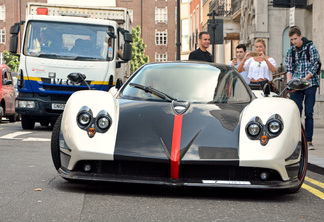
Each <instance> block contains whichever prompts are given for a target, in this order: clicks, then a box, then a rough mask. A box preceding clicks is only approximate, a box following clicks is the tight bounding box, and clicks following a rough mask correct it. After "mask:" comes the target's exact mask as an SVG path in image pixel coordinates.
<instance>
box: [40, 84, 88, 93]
mask: <svg viewBox="0 0 324 222" xmlns="http://www.w3.org/2000/svg"><path fill="white" fill-rule="evenodd" d="M43 88H44V89H45V90H53V91H68V92H76V91H79V90H85V89H88V88H87V87H75V86H73V87H69V86H48V85H45V86H43Z"/></svg>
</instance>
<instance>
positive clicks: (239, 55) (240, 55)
mask: <svg viewBox="0 0 324 222" xmlns="http://www.w3.org/2000/svg"><path fill="white" fill-rule="evenodd" d="M245 54H246V46H245V45H244V44H239V45H237V46H236V59H235V58H234V59H233V60H232V61H230V63H229V65H230V66H234V67H235V68H236V69H237V67H238V66H239V65H240V63H241V62H242V61H243V59H244V56H245ZM240 74H241V75H242V77H243V79H244V80H245V82H246V83H248V84H249V83H250V80H249V79H248V78H247V74H248V73H247V72H246V71H243V72H241V73H240Z"/></svg>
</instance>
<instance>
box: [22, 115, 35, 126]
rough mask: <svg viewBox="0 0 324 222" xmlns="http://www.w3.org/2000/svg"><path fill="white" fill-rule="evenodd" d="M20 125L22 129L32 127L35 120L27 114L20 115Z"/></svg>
mask: <svg viewBox="0 0 324 222" xmlns="http://www.w3.org/2000/svg"><path fill="white" fill-rule="evenodd" d="M21 126H22V128H23V129H33V128H34V126H35V121H34V120H32V119H31V118H30V117H29V116H22V117H21Z"/></svg>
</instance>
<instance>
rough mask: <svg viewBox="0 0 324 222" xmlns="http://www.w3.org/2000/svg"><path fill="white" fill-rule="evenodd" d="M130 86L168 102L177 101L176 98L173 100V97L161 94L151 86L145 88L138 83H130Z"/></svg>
mask: <svg viewBox="0 0 324 222" xmlns="http://www.w3.org/2000/svg"><path fill="white" fill-rule="evenodd" d="M129 85H130V86H134V87H135V88H138V89H141V90H143V91H145V92H146V93H152V94H154V95H156V96H158V97H160V98H161V99H164V100H167V101H173V100H174V101H177V99H176V98H173V97H172V96H169V95H168V94H166V93H164V92H161V91H159V90H157V89H154V88H152V87H151V86H143V85H140V84H137V83H130V84H129Z"/></svg>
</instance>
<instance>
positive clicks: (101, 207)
mask: <svg viewBox="0 0 324 222" xmlns="http://www.w3.org/2000/svg"><path fill="white" fill-rule="evenodd" d="M50 137H51V128H50V127H40V125H37V126H36V128H35V129H34V130H32V131H26V130H22V129H21V126H20V122H17V123H9V122H6V121H5V122H4V123H1V124H0V221H33V222H38V221H96V222H98V221H323V218H324V211H323V209H324V176H323V175H320V174H316V173H313V172H310V171H309V172H307V180H306V182H305V186H303V188H301V189H300V191H299V192H298V193H296V194H289V195H288V194H278V193H274V192H265V191H255V190H236V189H201V188H170V187H161V186H149V185H132V184H117V183H88V184H85V183H69V182H67V181H65V180H63V179H62V178H61V177H60V176H58V174H57V172H56V171H55V169H54V166H53V164H52V160H51V156H50Z"/></svg>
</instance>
